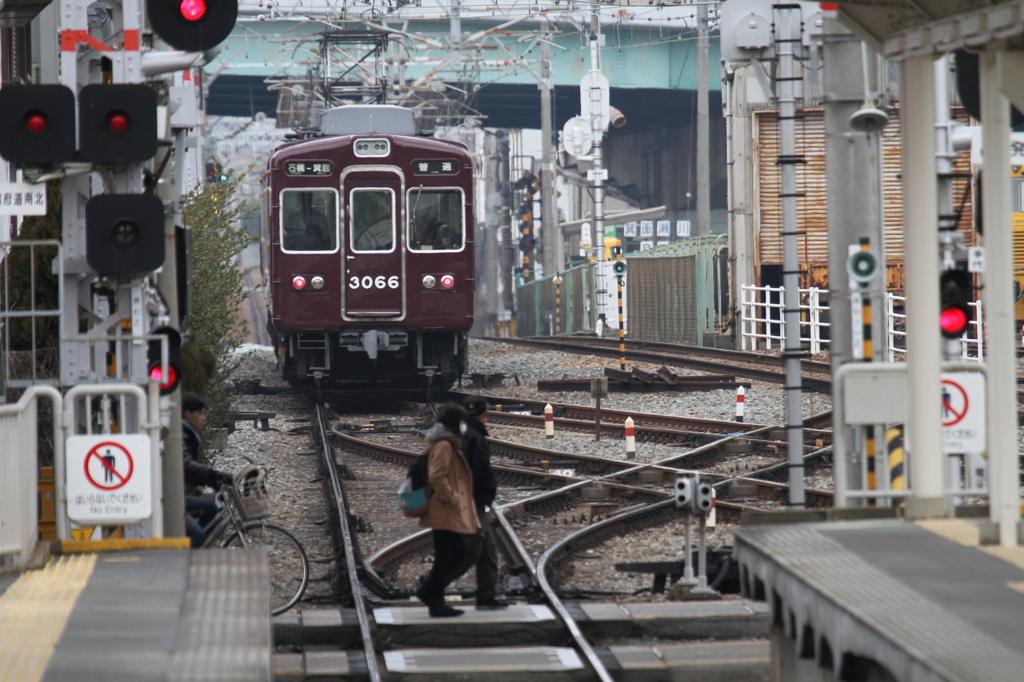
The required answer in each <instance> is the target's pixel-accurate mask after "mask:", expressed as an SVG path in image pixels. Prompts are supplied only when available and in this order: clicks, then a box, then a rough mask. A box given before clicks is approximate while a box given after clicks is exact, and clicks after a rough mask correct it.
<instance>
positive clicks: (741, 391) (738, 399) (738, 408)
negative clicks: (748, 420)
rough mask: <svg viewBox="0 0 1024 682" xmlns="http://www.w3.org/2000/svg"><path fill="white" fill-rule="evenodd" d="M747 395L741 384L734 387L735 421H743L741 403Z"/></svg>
mask: <svg viewBox="0 0 1024 682" xmlns="http://www.w3.org/2000/svg"><path fill="white" fill-rule="evenodd" d="M746 395H747V391H746V389H744V388H743V387H742V386H739V387H737V388H736V421H738V422H739V423H741V424H742V423H743V403H744V400H745V399H746V398H745V396H746Z"/></svg>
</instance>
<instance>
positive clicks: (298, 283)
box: [292, 275, 306, 289]
mask: <svg viewBox="0 0 1024 682" xmlns="http://www.w3.org/2000/svg"><path fill="white" fill-rule="evenodd" d="M292 286H293V287H295V288H296V289H305V288H306V278H305V277H303V276H302V275H295V276H294V277H292Z"/></svg>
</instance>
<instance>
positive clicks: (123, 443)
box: [65, 434, 152, 525]
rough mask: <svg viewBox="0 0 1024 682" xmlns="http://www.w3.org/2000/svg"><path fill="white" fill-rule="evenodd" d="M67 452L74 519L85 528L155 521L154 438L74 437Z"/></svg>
mask: <svg viewBox="0 0 1024 682" xmlns="http://www.w3.org/2000/svg"><path fill="white" fill-rule="evenodd" d="M65 453H66V455H67V466H66V467H65V471H66V472H67V494H68V518H70V519H71V520H72V521H74V522H75V523H78V524H81V525H120V524H126V523H138V522H139V521H142V520H143V519H147V518H149V517H150V515H151V514H152V489H151V479H150V464H149V458H150V449H149V437H148V436H143V435H120V434H117V435H110V434H107V435H100V436H72V437H70V438H68V440H67V446H66V449H65Z"/></svg>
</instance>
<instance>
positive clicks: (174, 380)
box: [146, 327, 181, 395]
mask: <svg viewBox="0 0 1024 682" xmlns="http://www.w3.org/2000/svg"><path fill="white" fill-rule="evenodd" d="M150 334H152V335H161V336H166V337H167V375H166V376H164V366H163V350H162V343H161V342H160V341H150V342H149V344H148V345H147V347H146V355H147V358H148V360H149V364H148V367H149V378H150V379H152V380H153V381H156V382H157V383H159V384H160V395H170V394H171V393H174V391H175V389H177V388H178V384H179V383H181V334H179V333H178V330H177V329H175V328H174V327H157V328H156V329H154V330H153V331H151V332H150Z"/></svg>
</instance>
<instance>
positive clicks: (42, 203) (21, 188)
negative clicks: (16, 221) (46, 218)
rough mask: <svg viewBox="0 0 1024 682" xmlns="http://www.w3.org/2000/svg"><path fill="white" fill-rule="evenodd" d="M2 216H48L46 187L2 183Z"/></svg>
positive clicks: (0, 203)
mask: <svg viewBox="0 0 1024 682" xmlns="http://www.w3.org/2000/svg"><path fill="white" fill-rule="evenodd" d="M0 215H46V185H33V184H30V183H28V182H0Z"/></svg>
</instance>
